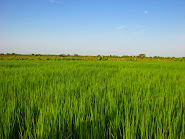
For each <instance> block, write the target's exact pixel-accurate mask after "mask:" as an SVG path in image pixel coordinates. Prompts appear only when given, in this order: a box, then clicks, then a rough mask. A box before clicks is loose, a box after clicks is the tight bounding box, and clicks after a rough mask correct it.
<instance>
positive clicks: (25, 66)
mask: <svg viewBox="0 0 185 139" xmlns="http://www.w3.org/2000/svg"><path fill="white" fill-rule="evenodd" d="M0 77H1V78H0V117H1V118H0V138H44V139H45V138H141V139H143V138H172V139H174V138H184V137H185V114H184V110H185V63H184V62H162V61H156V62H154V61H150V62H146V61H145V62H144V61H143V62H137V61H135V62H134V61H133V62H129V61H127V62H125V61H0Z"/></svg>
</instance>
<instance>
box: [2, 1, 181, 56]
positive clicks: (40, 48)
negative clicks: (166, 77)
mask: <svg viewBox="0 0 185 139" xmlns="http://www.w3.org/2000/svg"><path fill="white" fill-rule="evenodd" d="M0 53H19V54H32V53H35V54H79V55H119V56H122V55H138V54H140V53H145V54H146V55H147V56H164V57H168V56H170V57H172V56H175V57H184V56H185V1H184V0H132V1H130V0H1V1H0Z"/></svg>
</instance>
